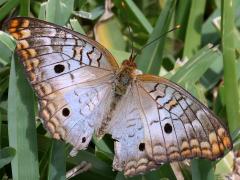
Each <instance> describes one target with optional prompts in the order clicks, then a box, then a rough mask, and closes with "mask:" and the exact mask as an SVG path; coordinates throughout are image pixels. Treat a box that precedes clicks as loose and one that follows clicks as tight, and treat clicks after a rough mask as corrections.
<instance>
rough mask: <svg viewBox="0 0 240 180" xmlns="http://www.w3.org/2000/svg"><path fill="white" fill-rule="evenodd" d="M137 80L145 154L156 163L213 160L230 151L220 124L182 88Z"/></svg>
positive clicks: (150, 78)
mask: <svg viewBox="0 0 240 180" xmlns="http://www.w3.org/2000/svg"><path fill="white" fill-rule="evenodd" d="M137 79H138V81H137V83H138V93H139V98H140V105H141V107H142V109H143V111H144V118H145V121H146V123H145V126H144V128H145V133H146V135H145V143H146V150H147V152H148V155H149V156H150V157H152V158H153V159H154V160H155V161H156V162H157V163H161V162H166V161H167V162H169V161H174V160H182V159H186V158H192V157H203V158H207V159H216V158H218V157H220V156H222V155H223V153H224V150H225V148H228V149H231V148H232V142H231V139H230V136H229V134H228V131H227V130H226V128H225V127H224V126H223V125H222V123H220V120H218V119H217V118H216V117H215V116H214V115H213V114H212V113H211V111H210V110H209V109H208V108H206V107H205V106H204V105H203V104H202V103H200V102H199V101H197V100H196V99H195V98H194V97H193V96H191V95H190V94H189V93H188V92H187V91H185V90H184V89H183V88H181V87H179V86H177V85H176V84H174V83H172V82H170V81H168V80H166V79H164V78H160V77H158V76H152V75H139V76H138V77H137ZM146 102H147V103H146Z"/></svg>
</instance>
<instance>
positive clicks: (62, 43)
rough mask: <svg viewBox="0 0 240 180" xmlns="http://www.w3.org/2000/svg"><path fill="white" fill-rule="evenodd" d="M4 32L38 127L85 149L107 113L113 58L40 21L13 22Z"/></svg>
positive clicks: (79, 37) (78, 36) (20, 19)
mask: <svg viewBox="0 0 240 180" xmlns="http://www.w3.org/2000/svg"><path fill="white" fill-rule="evenodd" d="M7 31H8V32H9V33H10V34H11V35H12V36H13V37H14V38H15V39H16V40H17V50H16V51H17V53H18V55H19V56H20V58H21V62H22V63H23V65H24V67H25V70H26V74H27V76H28V79H29V81H30V83H31V85H32V87H33V88H34V90H35V91H36V94H37V96H38V99H39V103H40V117H41V118H42V120H43V123H44V125H45V126H46V127H47V129H48V130H49V131H50V133H51V134H52V135H53V137H54V138H57V139H59V138H62V139H64V140H66V141H68V142H70V143H71V144H72V145H74V146H75V147H76V149H83V148H85V147H86V146H87V145H88V143H89V141H90V139H91V137H92V133H93V131H94V129H95V127H97V126H99V124H101V118H103V116H104V113H106V112H107V111H108V110H109V109H108V108H109V106H110V105H109V104H108V103H105V104H103V103H102V102H109V101H111V100H110V99H109V98H111V89H112V88H111V79H112V77H113V75H114V72H115V71H116V70H117V69H118V64H117V63H116V61H115V59H114V58H113V56H112V55H111V54H110V53H109V52H108V51H107V50H106V49H105V48H104V47H103V46H101V45H100V44H98V43H97V42H95V41H93V40H91V39H89V38H88V37H86V36H84V35H81V34H79V33H76V32H73V31H71V30H69V29H67V28H64V27H61V26H57V25H54V24H51V23H48V22H45V21H41V20H37V19H32V18H25V17H18V18H13V19H11V20H10V21H9V22H8V24H7ZM103 99H104V101H103ZM96 117H98V119H96Z"/></svg>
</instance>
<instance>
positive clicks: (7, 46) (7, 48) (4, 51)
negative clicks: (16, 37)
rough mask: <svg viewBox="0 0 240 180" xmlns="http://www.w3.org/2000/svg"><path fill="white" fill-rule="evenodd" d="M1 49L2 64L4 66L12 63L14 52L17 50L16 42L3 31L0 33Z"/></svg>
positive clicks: (0, 60) (0, 58)
mask: <svg viewBox="0 0 240 180" xmlns="http://www.w3.org/2000/svg"><path fill="white" fill-rule="evenodd" d="M0 49H1V56H0V63H1V64H3V65H7V64H9V63H10V61H11V57H12V52H13V51H14V49H15V42H14V41H13V39H12V37H11V36H9V35H8V34H7V33H5V32H3V31H0Z"/></svg>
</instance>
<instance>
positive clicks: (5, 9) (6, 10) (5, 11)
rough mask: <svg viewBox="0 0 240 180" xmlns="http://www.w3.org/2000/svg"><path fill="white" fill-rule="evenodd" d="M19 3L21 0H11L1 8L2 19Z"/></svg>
mask: <svg viewBox="0 0 240 180" xmlns="http://www.w3.org/2000/svg"><path fill="white" fill-rule="evenodd" d="M18 4H19V0H9V1H7V2H6V3H5V4H4V5H3V6H2V7H1V8H0V21H2V20H3V18H5V16H6V15H7V14H8V13H9V12H10V11H11V10H12V9H14V8H15V7H17V6H18Z"/></svg>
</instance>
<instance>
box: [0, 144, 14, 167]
mask: <svg viewBox="0 0 240 180" xmlns="http://www.w3.org/2000/svg"><path fill="white" fill-rule="evenodd" d="M15 154H16V151H15V149H13V148H11V147H5V148H3V149H1V150H0V168H2V167H3V166H5V165H6V164H8V163H10V162H11V160H12V159H13V157H14V156H15Z"/></svg>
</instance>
